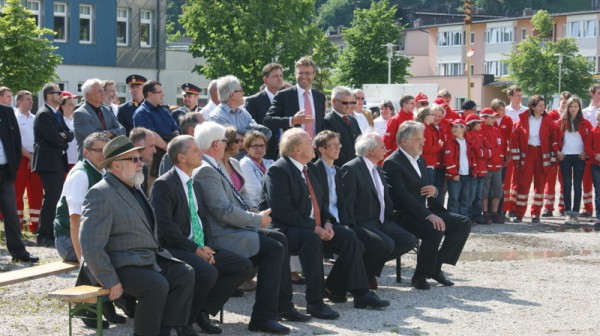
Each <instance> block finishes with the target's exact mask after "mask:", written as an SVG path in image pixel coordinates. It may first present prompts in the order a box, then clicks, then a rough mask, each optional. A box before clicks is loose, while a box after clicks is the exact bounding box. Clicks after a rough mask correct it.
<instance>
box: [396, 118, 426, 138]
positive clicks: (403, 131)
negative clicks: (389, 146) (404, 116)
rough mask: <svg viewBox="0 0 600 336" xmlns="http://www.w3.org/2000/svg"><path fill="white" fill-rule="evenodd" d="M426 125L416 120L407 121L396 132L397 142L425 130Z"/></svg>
mask: <svg viewBox="0 0 600 336" xmlns="http://www.w3.org/2000/svg"><path fill="white" fill-rule="evenodd" d="M424 131H425V126H423V124H422V123H420V122H416V121H405V122H403V123H402V125H400V128H399V129H398V133H396V143H398V144H400V141H401V140H407V139H408V137H410V136H411V135H412V134H413V133H415V132H424Z"/></svg>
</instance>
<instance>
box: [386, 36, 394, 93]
mask: <svg viewBox="0 0 600 336" xmlns="http://www.w3.org/2000/svg"><path fill="white" fill-rule="evenodd" d="M383 46H384V47H386V48H387V57H388V84H392V56H394V47H395V46H396V45H395V44H393V43H391V42H388V43H386V44H384V45H383Z"/></svg>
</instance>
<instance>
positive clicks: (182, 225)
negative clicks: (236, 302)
mask: <svg viewBox="0 0 600 336" xmlns="http://www.w3.org/2000/svg"><path fill="white" fill-rule="evenodd" d="M167 154H168V155H169V156H170V157H171V162H173V163H174V167H173V168H171V169H170V170H169V171H168V172H167V173H165V174H164V175H162V176H161V177H159V178H158V179H157V180H156V181H155V182H154V185H153V186H152V193H151V194H150V204H152V207H153V208H154V210H155V211H156V224H157V227H158V239H159V241H160V242H161V245H162V246H165V247H166V248H167V249H168V250H169V252H171V254H172V255H173V256H174V257H175V258H177V259H181V260H183V261H185V262H186V263H187V264H188V265H190V266H192V268H194V271H195V273H196V285H195V287H194V297H193V300H192V312H191V314H190V325H192V324H193V323H194V322H197V323H198V325H199V326H200V328H202V330H203V331H204V332H205V333H207V334H220V333H221V332H222V331H221V329H220V328H219V327H217V326H214V325H211V324H210V320H209V318H208V314H211V315H216V314H217V313H218V312H219V310H221V309H222V308H223V305H224V304H225V302H226V301H227V299H229V297H230V296H231V294H232V293H233V291H234V290H235V289H236V288H237V287H238V286H239V285H240V284H241V283H242V282H244V280H246V279H248V278H250V276H251V275H252V263H251V262H250V260H248V259H247V258H244V257H242V256H240V255H237V254H235V253H232V252H229V251H227V250H226V249H223V248H218V247H216V246H215V244H213V239H212V235H211V232H210V228H209V227H208V226H207V225H206V224H205V223H206V222H207V221H206V215H205V213H204V212H198V205H197V204H198V198H199V197H197V195H196V191H195V189H196V188H197V185H195V186H194V180H193V179H192V171H193V170H194V169H195V168H197V167H199V166H200V164H201V163H202V151H201V150H200V147H198V144H197V143H196V141H195V140H194V137H193V136H191V135H179V136H177V137H175V138H174V139H173V140H171V142H169V144H168V145H167ZM197 183H198V182H196V184H197ZM203 217H204V218H203ZM187 329H188V330H191V331H190V333H189V334H190V335H195V332H194V331H193V328H192V327H188V328H187Z"/></svg>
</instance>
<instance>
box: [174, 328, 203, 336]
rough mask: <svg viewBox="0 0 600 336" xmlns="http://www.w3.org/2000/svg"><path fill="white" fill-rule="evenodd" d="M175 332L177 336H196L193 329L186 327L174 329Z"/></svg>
mask: <svg viewBox="0 0 600 336" xmlns="http://www.w3.org/2000/svg"><path fill="white" fill-rule="evenodd" d="M175 332H176V333H177V336H198V333H196V330H194V328H192V327H190V326H187V327H175Z"/></svg>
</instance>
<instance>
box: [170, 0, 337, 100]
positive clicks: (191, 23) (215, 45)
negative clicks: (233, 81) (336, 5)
mask: <svg viewBox="0 0 600 336" xmlns="http://www.w3.org/2000/svg"><path fill="white" fill-rule="evenodd" d="M314 6H315V2H314V0H290V1H280V0H263V1H247V0H219V1H215V0H190V1H188V3H187V4H186V5H184V7H183V14H182V16H181V19H182V23H183V26H184V28H185V30H186V34H187V35H188V36H190V37H192V40H193V41H192V44H191V45H190V52H191V53H192V55H193V56H194V57H203V58H204V61H205V63H204V65H198V66H196V67H195V68H194V71H196V72H198V73H200V74H203V75H204V76H206V77H208V78H217V77H219V76H223V75H227V74H232V75H235V76H236V77H238V78H239V79H240V80H241V82H242V85H244V88H245V89H246V90H248V92H255V91H257V90H258V89H259V87H260V85H261V84H262V79H261V70H262V68H263V66H264V65H265V64H267V63H270V62H278V63H281V64H282V65H283V67H284V69H293V68H294V62H295V61H296V60H297V59H299V58H300V57H302V56H305V55H310V56H312V57H313V59H315V60H317V62H318V63H317V66H319V68H320V69H319V70H321V69H327V68H330V67H331V64H332V57H331V55H332V54H333V50H334V48H333V46H332V45H331V43H330V42H329V41H328V40H327V39H326V37H325V34H324V33H323V31H321V30H320V29H319V28H318V27H317V25H316V24H315V23H314V21H313V20H314ZM321 73H323V72H321ZM286 74H287V78H291V77H293V76H292V75H293V74H292V73H291V71H286ZM322 79H323V78H319V80H322Z"/></svg>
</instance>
